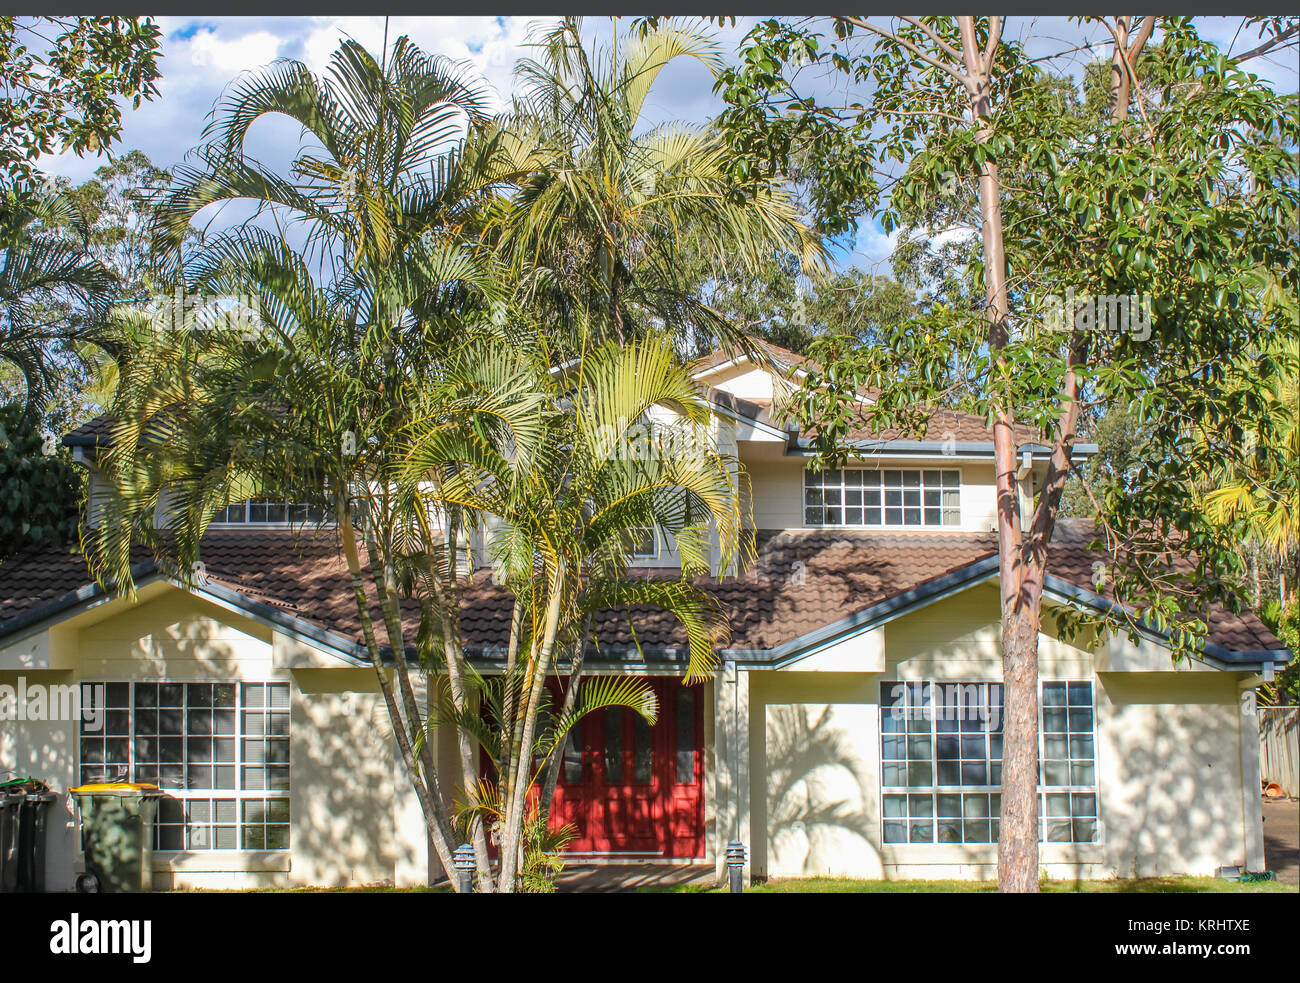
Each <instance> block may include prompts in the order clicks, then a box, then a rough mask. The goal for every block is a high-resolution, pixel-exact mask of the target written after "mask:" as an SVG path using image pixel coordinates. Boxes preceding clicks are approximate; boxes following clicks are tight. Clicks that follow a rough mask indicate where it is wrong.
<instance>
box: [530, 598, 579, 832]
mask: <svg viewBox="0 0 1300 983" xmlns="http://www.w3.org/2000/svg"><path fill="white" fill-rule="evenodd" d="M590 632H591V616H590V615H588V616H587V617H586V618H585V619H583V623H582V634H581V635H580V636H579V637H578V641H577V648H576V650H575V651H574V653H573V661H572V662H571V663H570V667H569V682H568V685H567V686H566V687H565V689H564V701H563V702H562V703H561V704H560V713H559V716H560V717H561V718H563V717H564V715H565V714H567V713H570V712H571V711H572V710H573V708H574V706H575V705H576V704H577V702H578V687H579V686H580V685H582V661H583V657H584V655H585V647H586V644H587V635H588V634H590ZM558 750H559V749H558V748H557V749H556V751H558ZM556 751H552V752H551V757H550V760H549V761H547V762H546V778H545V781H544V782H543V784H542V797H541V799H540V800H539V801H538V813H539V814H540V815H541V817H542V818H543V819H546V820H549V819H550V816H551V804H552V803H553V802H554V801H555V786H556V785H557V784H558V783H559V781H560V768H561V766H562V765H563V763H564V755H563V754H557V753H556Z"/></svg>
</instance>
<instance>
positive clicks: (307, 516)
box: [212, 499, 325, 525]
mask: <svg viewBox="0 0 1300 983" xmlns="http://www.w3.org/2000/svg"><path fill="white" fill-rule="evenodd" d="M324 517H325V510H324V509H323V508H319V507H317V506H314V505H307V504H304V503H302V502H286V501H278V500H270V499H249V500H247V501H243V502H231V503H230V505H228V506H226V507H225V508H224V509H222V510H221V511H219V512H218V513H217V514H216V515H215V516H214V517H213V519H212V521H213V522H214V523H222V524H229V525H239V524H245V523H254V524H257V523H261V524H266V525H299V524H301V523H304V522H320V521H321V520H322V519H323V518H324Z"/></svg>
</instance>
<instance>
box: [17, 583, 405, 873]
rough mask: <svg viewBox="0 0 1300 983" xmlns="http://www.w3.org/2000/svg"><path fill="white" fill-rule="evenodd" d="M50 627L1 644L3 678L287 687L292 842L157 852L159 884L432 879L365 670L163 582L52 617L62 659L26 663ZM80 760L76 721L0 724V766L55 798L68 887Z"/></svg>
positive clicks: (53, 827) (42, 646) (53, 830)
mask: <svg viewBox="0 0 1300 983" xmlns="http://www.w3.org/2000/svg"><path fill="white" fill-rule="evenodd" d="M48 634H49V633H41V635H39V636H32V637H31V638H28V639H25V640H23V641H21V642H19V643H17V644H15V645H13V646H10V647H9V648H7V649H5V650H0V685H2V684H6V683H7V684H9V685H16V684H17V680H18V677H19V676H20V675H21V676H22V677H24V678H25V679H26V681H27V685H28V686H31V685H33V684H35V683H43V684H50V683H53V682H58V683H63V684H75V683H80V682H81V681H83V680H84V681H96V682H98V681H105V682H122V681H145V680H167V681H176V682H198V681H204V680H210V681H213V682H222V681H242V682H257V681H265V682H270V681H284V682H288V683H290V819H291V829H290V846H291V849H290V850H289V851H285V852H280V851H265V852H257V853H253V852H244V851H204V852H193V853H181V854H175V853H168V854H155V856H154V883H155V887H157V888H160V889H161V888H192V887H205V888H227V889H239V888H248V887H257V886H271V885H288V884H302V885H342V884H365V883H374V882H381V881H387V882H393V881H396V882H398V883H403V884H423V883H427V879H428V874H429V865H428V852H427V848H426V843H425V837H424V826H423V819H422V815H421V813H420V809H419V804H418V801H415V796H414V792H413V791H411V789H410V783H409V781H408V780H407V777H406V774H405V770H404V768H403V766H402V764H401V762H400V761H398V760H395V752H394V750H393V742H392V739H391V733H392V732H391V728H390V725H389V721H388V713H387V710H386V708H385V706H384V704H383V700H382V697H381V695H380V693H379V689H378V683H377V681H376V679H375V676H374V673H373V670H370V669H359V668H353V667H349V666H348V665H347V664H346V663H343V662H341V661H340V660H338V659H336V658H334V657H333V656H330V655H328V654H325V653H323V652H321V651H320V650H318V649H315V648H313V647H311V646H307V645H304V644H302V643H300V642H297V641H294V640H292V639H290V638H288V637H287V636H284V635H282V634H278V633H273V632H272V630H271V629H270V628H268V627H266V626H263V625H261V624H258V623H257V622H254V621H252V620H250V619H248V618H245V617H243V616H241V615H239V614H236V613H233V612H231V611H228V610H225V609H224V608H222V607H219V606H217V605H215V604H210V603H208V602H206V601H204V600H202V599H199V598H196V597H194V596H193V595H190V594H188V593H187V592H184V591H181V590H179V589H176V588H173V587H171V586H167V585H163V584H157V585H153V586H150V587H148V588H145V589H144V590H142V591H141V594H140V601H139V603H138V604H135V605H132V604H130V603H129V602H126V601H114V602H111V603H109V604H106V605H103V606H102V607H100V608H97V609H93V610H92V611H90V612H87V613H85V614H81V615H78V616H77V617H75V618H73V619H71V620H69V621H67V622H64V623H63V624H62V625H61V626H59V628H58V629H57V631H56V632H55V633H54V634H56V635H58V636H60V637H59V640H58V642H57V644H56V645H55V646H54V647H55V649H56V650H58V652H59V653H60V655H59V659H60V660H61V664H64V665H67V666H68V667H69V668H66V669H63V670H59V671H50V670H42V669H28V668H25V666H26V665H28V664H30V663H31V661H32V655H31V653H32V652H36V653H40V652H43V651H48V650H49V649H50V643H49V640H48V638H47V637H45V636H47V635H48ZM42 638H44V640H43V641H42V640H41V639H42ZM77 764H78V730H77V722H76V721H66V720H65V721H54V722H48V721H43V722H31V721H28V722H21V721H3V722H0V773H4V772H8V771H13V772H16V773H21V774H24V775H27V774H30V775H34V776H36V777H39V778H42V779H44V780H46V781H47V782H49V784H50V785H51V787H52V788H53V789H54V790H55V791H56V792H59V793H60V797H59V799H58V800H57V801H56V802H55V803H54V805H53V807H52V808H53V811H52V813H51V817H50V823H49V839H48V842H47V863H46V877H47V885H48V887H49V889H50V890H56V891H58V890H71V889H72V887H73V882H74V880H75V876H76V873H77V872H78V863H77V855H76V851H77V846H76V843H77V840H76V828H77V817H76V808H75V805H74V804H73V803H72V801H71V796H69V795H67V794H66V793H67V790H68V789H69V788H70V787H72V786H75V785H76V784H78V783H79V776H78V773H77ZM214 794H215V795H218V796H219V794H220V793H214Z"/></svg>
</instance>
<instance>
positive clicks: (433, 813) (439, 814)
mask: <svg viewBox="0 0 1300 983" xmlns="http://www.w3.org/2000/svg"><path fill="white" fill-rule="evenodd" d="M335 521H337V522H338V525H339V532H340V535H341V538H342V540H343V554H344V557H345V558H346V560H347V565H348V575H349V577H350V579H351V581H352V591H353V595H354V597H355V599H356V604H357V616H358V617H359V618H360V620H361V631H362V635H363V636H364V637H365V640H366V649H367V651H368V652H369V653H370V661H371V665H372V666H373V667H374V670H375V676H376V677H377V679H378V681H379V690H380V692H381V693H382V694H383V697H384V705H385V706H386V707H387V708H388V719H389V721H390V723H391V724H392V726H393V738H394V740H396V741H397V747H398V750H399V751H401V754H402V763H403V764H405V766H406V774H407V777H409V778H410V780H411V784H412V786H414V788H415V794H416V796H417V797H418V798H419V800H420V809H421V811H422V812H423V813H424V825H425V829H426V831H427V832H428V835H429V839H430V840H431V841H432V842H433V848H434V852H436V853H437V854H438V860H439V862H440V863H441V864H442V869H443V870H444V871H445V872H446V874H447V877H448V878H449V879H450V880H451V882H452V890H457V887H456V878H455V876H454V874H453V872H454V871H455V869H456V867H455V863H454V861H453V858H452V847H451V824H450V823H449V822H448V821H447V816H446V813H445V810H444V809H443V804H442V791H441V789H440V787H439V785H438V773H437V771H436V770H434V771H430V772H429V773H428V774H427V775H423V774H422V773H421V770H420V763H419V762H418V761H417V760H416V758H415V750H414V748H413V746H412V744H411V738H410V733H409V732H408V730H407V728H406V726H405V724H404V723H403V720H402V711H401V708H400V707H399V706H398V703H397V698H396V696H395V695H394V693H393V684H392V681H391V680H390V679H389V678H388V673H387V671H386V670H385V669H384V666H383V663H382V662H381V661H380V658H379V643H378V642H377V640H376V639H375V631H374V625H373V624H372V623H371V620H370V607H369V603H368V601H367V598H366V591H365V581H364V580H363V579H362V576H361V558H360V554H359V553H358V552H357V540H356V535H355V534H354V532H353V529H352V520H351V517H350V516H349V515H348V512H347V506H346V504H344V505H341V506H339V507H338V508H337V509H336V510H335Z"/></svg>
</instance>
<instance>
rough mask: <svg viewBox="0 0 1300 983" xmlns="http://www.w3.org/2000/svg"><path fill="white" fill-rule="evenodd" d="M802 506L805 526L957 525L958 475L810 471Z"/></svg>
mask: <svg viewBox="0 0 1300 983" xmlns="http://www.w3.org/2000/svg"><path fill="white" fill-rule="evenodd" d="M803 504H804V522H805V524H807V525H809V526H959V525H961V472H960V471H951V470H929V469H924V470H922V469H918V470H903V469H898V470H878V469H875V468H837V469H834V470H826V471H820V472H818V471H812V470H808V471H805V472H804V486H803Z"/></svg>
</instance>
